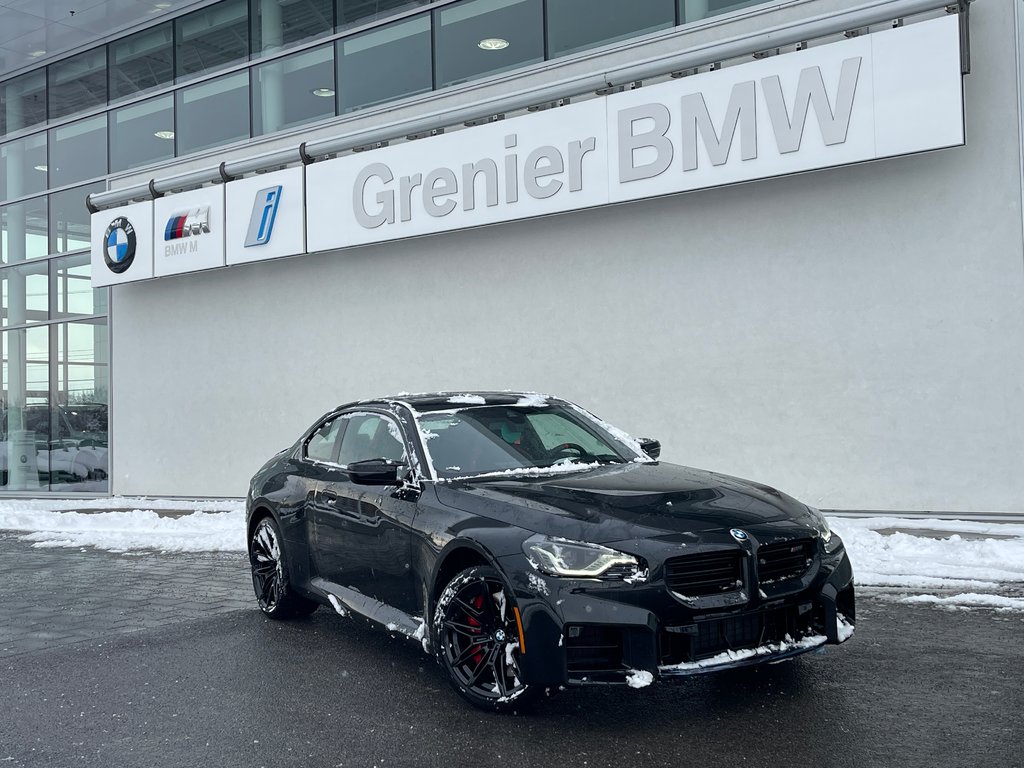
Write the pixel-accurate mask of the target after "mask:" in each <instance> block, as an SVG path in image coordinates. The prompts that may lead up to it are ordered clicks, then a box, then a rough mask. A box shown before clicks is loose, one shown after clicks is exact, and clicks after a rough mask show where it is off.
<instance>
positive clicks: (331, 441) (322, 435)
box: [306, 419, 345, 461]
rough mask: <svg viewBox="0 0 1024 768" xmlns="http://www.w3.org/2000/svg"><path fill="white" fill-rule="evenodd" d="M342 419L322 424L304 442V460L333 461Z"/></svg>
mask: <svg viewBox="0 0 1024 768" xmlns="http://www.w3.org/2000/svg"><path fill="white" fill-rule="evenodd" d="M344 422H345V420H344V419H333V420H332V421H328V422H327V423H326V424H324V425H323V426H322V427H320V429H318V430H317V431H316V432H314V433H313V434H312V436H311V437H310V438H309V440H307V441H306V458H307V459H313V460H314V461H334V446H335V443H337V441H338V433H339V432H340V431H341V425H342V424H343V423H344Z"/></svg>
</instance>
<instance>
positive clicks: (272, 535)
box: [249, 516, 317, 619]
mask: <svg viewBox="0 0 1024 768" xmlns="http://www.w3.org/2000/svg"><path fill="white" fill-rule="evenodd" d="M249 563H250V565H251V566H252V586H253V590H254V591H255V592H256V602H257V603H258V604H259V606H260V610H261V611H263V612H264V613H265V614H266V615H267V616H269V617H270V618H272V619H287V618H291V617H292V616H305V615H307V614H310V613H312V612H313V611H315V610H316V608H317V604H316V603H315V602H313V601H312V600H307V599H306V598H304V597H302V595H298V594H296V593H295V592H294V590H292V588H291V583H290V582H289V579H288V565H287V563H286V562H285V553H284V546H283V544H282V540H281V531H280V529H279V528H278V527H277V523H276V522H275V521H274V518H272V517H269V516H268V517H264V518H263V519H262V520H260V521H259V523H257V525H256V528H255V530H254V531H253V534H252V538H251V539H250V540H249Z"/></svg>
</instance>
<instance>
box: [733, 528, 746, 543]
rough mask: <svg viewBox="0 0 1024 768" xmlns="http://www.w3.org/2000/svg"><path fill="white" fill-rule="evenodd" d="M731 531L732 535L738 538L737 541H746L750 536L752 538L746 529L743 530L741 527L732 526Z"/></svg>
mask: <svg viewBox="0 0 1024 768" xmlns="http://www.w3.org/2000/svg"><path fill="white" fill-rule="evenodd" d="M729 533H731V534H732V537H733V538H734V539H736V541H746V540H747V539H748V538H750V537H749V536H747V532H746V531H741V530H740V529H739V528H731V529H730V530H729Z"/></svg>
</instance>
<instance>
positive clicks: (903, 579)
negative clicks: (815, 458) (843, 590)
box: [828, 517, 1024, 611]
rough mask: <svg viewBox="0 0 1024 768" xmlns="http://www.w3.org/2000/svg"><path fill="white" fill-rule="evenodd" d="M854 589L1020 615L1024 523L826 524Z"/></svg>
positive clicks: (886, 520)
mask: <svg viewBox="0 0 1024 768" xmlns="http://www.w3.org/2000/svg"><path fill="white" fill-rule="evenodd" d="M828 522H829V526H831V528H832V530H833V531H835V532H836V533H838V534H839V535H840V536H841V537H842V538H843V542H844V543H845V544H846V549H847V551H848V552H849V554H850V559H851V561H852V562H853V573H854V579H855V581H856V583H857V585H858V587H859V588H861V589H864V588H868V589H871V588H873V591H877V592H878V593H881V594H885V595H888V596H891V597H893V598H895V599H897V600H900V601H902V602H908V603H911V602H913V603H930V604H934V605H939V606H946V607H952V608H972V607H975V608H977V607H989V608H995V609H996V610H1020V611H1024V597H1020V596H1017V597H1013V596H1008V595H1006V594H1005V593H1006V592H1007V590H1014V589H1015V590H1016V591H1017V592H1018V593H1019V592H1020V590H1021V588H1022V587H1024V525H1015V524H1010V523H979V522H972V521H966V520H937V519H906V518H898V517H868V518H846V517H843V518H838V517H833V518H829V521H828Z"/></svg>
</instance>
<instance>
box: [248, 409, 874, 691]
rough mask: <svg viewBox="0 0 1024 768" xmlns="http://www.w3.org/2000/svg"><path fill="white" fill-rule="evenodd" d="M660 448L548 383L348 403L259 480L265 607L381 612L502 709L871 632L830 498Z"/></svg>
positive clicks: (258, 550)
mask: <svg viewBox="0 0 1024 768" xmlns="http://www.w3.org/2000/svg"><path fill="white" fill-rule="evenodd" d="M659 453H660V445H659V444H658V443H657V441H654V440H635V439H633V438H631V437H629V436H628V435H627V434H625V433H624V432H622V431H621V430H618V429H616V428H615V427H612V426H611V425H609V424H606V423H605V422H603V421H601V420H600V419H598V418H597V417H595V416H593V415H592V414H590V413H588V412H587V411H585V410H584V409H582V408H580V407H579V406H576V405H574V404H572V403H570V402H567V401H565V400H560V399H558V398H554V397H548V396H544V395H537V394H531V393H509V392H475V393H434V394H418V395H399V396H396V397H385V398H381V399H377V400H365V401H361V402H356V403H350V404H348V405H343V406H341V407H339V408H337V409H336V410H334V411H332V412H331V413H329V414H327V415H325V416H323V417H322V418H321V419H319V420H318V421H317V422H316V423H315V424H314V425H313V426H312V427H311V428H310V429H308V430H307V431H306V432H305V433H304V434H303V435H302V437H300V438H299V439H298V441H296V443H295V444H294V445H292V446H291V447H290V448H288V449H286V450H285V451H283V452H281V453H279V454H278V455H277V456H275V457H274V458H273V459H271V460H270V461H269V462H267V464H266V465H265V466H263V468H262V469H260V470H259V472H257V474H256V476H255V477H254V478H253V479H252V483H251V486H250V489H249V497H248V501H247V515H246V520H247V526H248V530H247V533H248V542H249V559H250V562H251V564H252V578H253V585H254V587H255V591H256V598H257V601H258V603H259V607H260V609H261V610H263V612H264V613H266V614H267V615H268V616H270V617H273V618H287V617H293V616H297V615H302V614H308V613H310V612H312V611H313V610H315V609H316V608H317V607H318V606H319V605H327V606H331V607H333V608H334V610H336V611H337V612H338V613H340V614H342V615H358V616H363V617H366V618H368V619H371V620H372V621H375V622H378V623H380V624H381V625H384V626H386V627H387V628H388V629H389V630H391V631H392V632H399V633H402V634H405V635H407V636H409V637H410V638H413V639H415V640H417V641H419V642H421V643H422V645H423V647H424V649H425V650H427V651H428V652H429V653H431V654H433V655H435V656H436V657H437V660H438V662H439V663H440V664H441V667H442V668H443V670H444V672H445V673H446V675H447V677H448V679H449V680H450V681H451V684H452V686H453V687H454V688H455V690H456V691H457V692H458V693H459V694H461V695H462V696H463V697H464V698H465V699H466V700H468V701H469V702H470V703H472V704H474V705H476V706H479V707H483V708H487V709H497V710H510V709H513V708H517V707H520V706H522V705H523V704H524V703H526V702H528V701H529V700H531V699H532V698H534V697H535V696H537V695H538V694H540V693H542V692H543V691H544V690H546V689H550V688H554V687H558V686H563V685H586V684H590V683H622V684H628V685H631V686H633V687H640V686H644V685H647V684H649V683H651V682H653V681H655V680H659V679H665V678H670V677H673V676H678V675H690V674H696V673H702V672H711V671H714V670H719V669H724V668H728V667H737V666H744V665H750V664H758V663H762V662H772V661H778V660H780V659H784V658H787V657H790V656H795V655H797V654H800V653H804V652H806V651H810V650H813V649H816V648H819V647H821V646H823V645H825V644H838V643H842V642H844V641H845V640H847V639H848V638H849V637H850V636H851V635H852V634H853V625H854V622H855V618H856V617H855V611H854V587H853V570H852V568H851V566H850V560H849V558H848V557H847V554H846V551H845V549H844V547H843V542H842V541H841V540H840V539H839V537H838V536H836V535H835V534H833V533H832V532H831V531H830V530H829V527H828V524H827V523H826V522H825V519H824V518H823V517H822V515H821V513H820V512H818V510H816V509H814V508H812V507H809V506H807V505H805V504H801V503H800V502H798V501H796V500H795V499H792V498H790V497H789V496H786V495H785V494H783V493H780V492H779V491H776V490H774V489H773V488H769V487H767V486H764V485H759V484H756V483H752V482H749V481H745V480H740V479H737V478H734V477H729V476H726V475H719V474H715V473H712V472H706V471H703V470H698V469H690V468H688V467H682V466H678V465H675V464H667V463H664V462H661V461H659V460H658V455H659Z"/></svg>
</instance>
